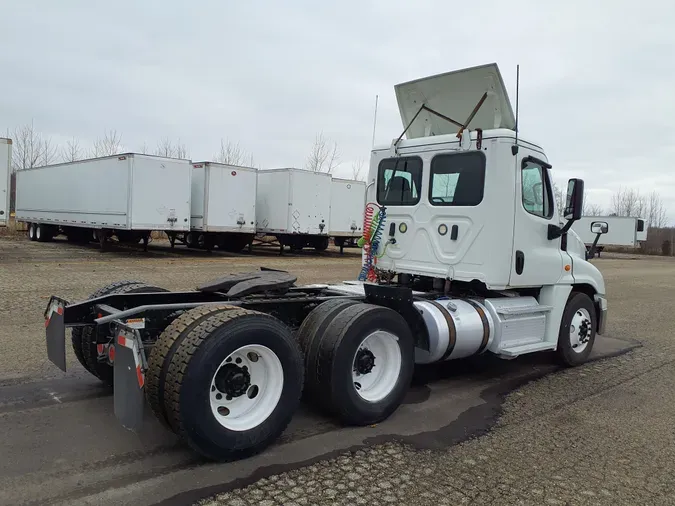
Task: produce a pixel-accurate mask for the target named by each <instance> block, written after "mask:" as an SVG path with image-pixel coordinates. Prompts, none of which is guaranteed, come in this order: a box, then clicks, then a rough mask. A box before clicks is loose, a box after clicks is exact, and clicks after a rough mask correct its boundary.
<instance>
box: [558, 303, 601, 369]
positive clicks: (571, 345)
mask: <svg viewBox="0 0 675 506" xmlns="http://www.w3.org/2000/svg"><path fill="white" fill-rule="evenodd" d="M596 319H597V317H596V314H595V307H594V306H593V302H592V301H591V298H590V297H589V296H588V295H586V294H585V293H580V292H572V293H571V295H570V297H569V299H567V305H566V306H565V311H564V312H563V317H562V321H561V323H560V333H559V334H558V348H557V355H558V360H559V361H560V362H561V363H562V364H563V365H565V366H568V367H573V366H576V365H579V364H582V363H584V362H586V360H587V359H588V356H589V355H590V354H591V351H592V350H593V344H594V343H595V329H596Z"/></svg>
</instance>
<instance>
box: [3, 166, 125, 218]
mask: <svg viewBox="0 0 675 506" xmlns="http://www.w3.org/2000/svg"><path fill="white" fill-rule="evenodd" d="M129 173H130V160H129V158H128V157H125V156H120V157H117V156H114V157H107V158H99V159H95V160H84V161H81V162H75V163H67V164H66V163H64V164H59V165H51V166H46V167H36V168H32V169H24V170H20V171H17V173H16V219H17V221H25V222H36V223H51V224H55V225H70V226H79V227H89V228H115V229H128V228H129V221H128V212H127V207H128V201H129V190H130V189H129Z"/></svg>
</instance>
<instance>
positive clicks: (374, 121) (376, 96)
mask: <svg viewBox="0 0 675 506" xmlns="http://www.w3.org/2000/svg"><path fill="white" fill-rule="evenodd" d="M378 98H379V95H375V118H374V119H373V143H372V146H371V147H373V148H374V147H375V127H376V126H377V99H378Z"/></svg>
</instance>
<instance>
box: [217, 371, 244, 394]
mask: <svg viewBox="0 0 675 506" xmlns="http://www.w3.org/2000/svg"><path fill="white" fill-rule="evenodd" d="M215 384H216V388H217V389H218V390H219V391H221V392H223V393H224V394H225V395H227V396H229V397H239V396H241V395H244V394H245V393H246V391H247V390H248V387H250V386H251V375H250V374H249V372H248V369H247V367H246V366H244V367H239V366H238V365H235V364H225V365H224V366H223V367H221V368H220V370H219V371H218V373H217V374H216V378H215Z"/></svg>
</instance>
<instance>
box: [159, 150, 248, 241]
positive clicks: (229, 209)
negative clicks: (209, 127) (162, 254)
mask: <svg viewBox="0 0 675 506" xmlns="http://www.w3.org/2000/svg"><path fill="white" fill-rule="evenodd" d="M257 172H258V171H257V170H256V169H254V168H251V167H240V166H236V165H227V164H222V163H215V162H196V163H193V164H192V196H191V216H190V231H189V232H187V233H175V232H172V233H170V234H168V235H169V240H170V241H171V246H172V247H173V246H174V244H175V241H176V240H178V241H180V242H182V243H184V244H185V245H187V246H188V247H189V248H205V249H207V250H211V249H212V248H213V247H214V246H218V248H220V249H223V250H225V251H230V252H233V253H237V252H239V251H241V250H242V249H244V248H245V247H246V246H247V245H249V246H250V245H251V243H252V242H253V238H254V237H255V199H256V188H257V182H258V178H257Z"/></svg>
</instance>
